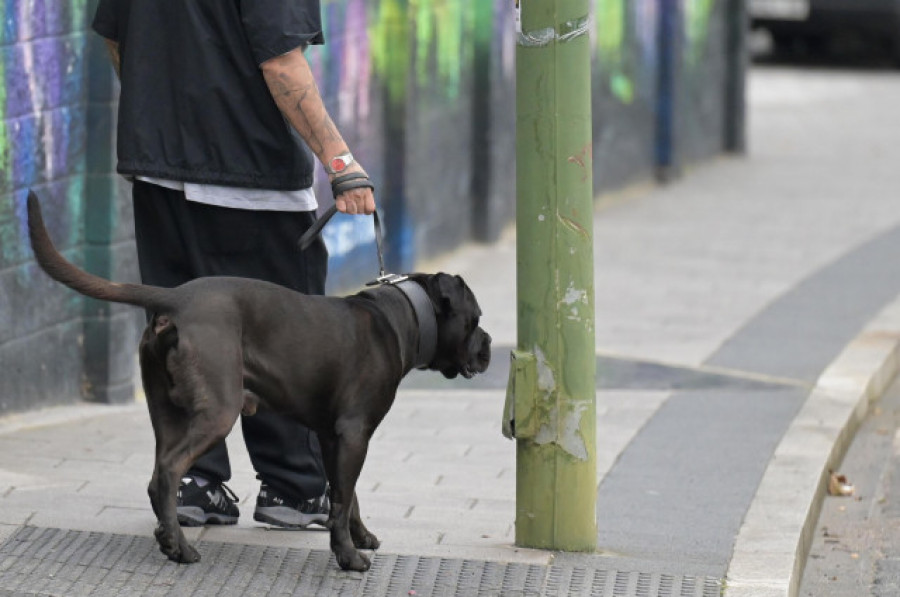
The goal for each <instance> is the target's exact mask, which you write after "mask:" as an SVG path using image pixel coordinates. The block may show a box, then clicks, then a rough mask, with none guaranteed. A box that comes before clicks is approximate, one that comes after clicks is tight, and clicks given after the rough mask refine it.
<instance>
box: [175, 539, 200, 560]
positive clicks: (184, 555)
mask: <svg viewBox="0 0 900 597" xmlns="http://www.w3.org/2000/svg"><path fill="white" fill-rule="evenodd" d="M179 551H180V552H181V553H180V554H179V559H178V560H176V561H177V562H179V563H181V564H196V563H197V562H199V561H200V552H199V551H197V550H196V549H195V548H194V546H193V545H188V544H187V543H182V544H181V549H180V550H179Z"/></svg>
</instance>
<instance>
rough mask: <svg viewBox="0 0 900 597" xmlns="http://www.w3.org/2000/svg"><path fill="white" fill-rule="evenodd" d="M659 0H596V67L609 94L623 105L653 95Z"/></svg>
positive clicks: (594, 6)
mask: <svg viewBox="0 0 900 597" xmlns="http://www.w3.org/2000/svg"><path fill="white" fill-rule="evenodd" d="M657 7H658V0H596V2H595V3H594V5H593V9H594V21H595V34H594V47H595V53H596V65H597V68H598V69H599V70H600V72H601V73H602V76H603V77H604V78H606V80H607V85H608V87H609V91H610V93H611V94H612V96H613V97H615V98H616V99H617V100H618V101H620V102H621V103H623V104H631V103H632V102H634V101H635V99H636V97H637V96H641V97H648V96H649V95H650V94H652V89H653V88H652V80H651V79H649V78H648V77H647V74H648V73H652V72H653V71H654V70H655V64H656V60H657V56H656V47H657V46H656V23H657V14H658V8H657Z"/></svg>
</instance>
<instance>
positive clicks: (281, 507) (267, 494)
mask: <svg viewBox="0 0 900 597" xmlns="http://www.w3.org/2000/svg"><path fill="white" fill-rule="evenodd" d="M330 509H331V502H330V501H329V500H328V489H327V488H326V489H325V493H323V494H322V495H320V496H319V497H316V498H312V499H309V500H292V499H290V498H286V497H283V496H281V495H279V494H277V493H276V492H275V491H273V490H272V488H271V487H269V486H268V485H266V484H265V483H263V484H262V485H261V486H260V488H259V496H258V497H257V498H256V510H255V511H254V512H253V520H255V521H257V522H264V523H266V524H271V525H275V526H278V527H283V528H286V529H302V528H304V527H307V526H309V525H311V524H319V525H322V526H325V523H326V522H327V521H328V511H329V510H330Z"/></svg>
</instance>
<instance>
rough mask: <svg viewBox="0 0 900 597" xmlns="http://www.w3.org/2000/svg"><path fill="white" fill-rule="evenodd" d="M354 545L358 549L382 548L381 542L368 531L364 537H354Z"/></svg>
mask: <svg viewBox="0 0 900 597" xmlns="http://www.w3.org/2000/svg"><path fill="white" fill-rule="evenodd" d="M353 545H354V546H355V547H356V548H357V549H378V548H379V547H381V541H379V540H378V537H376V536H375V535H373V534H372V533H370V532H368V531H366V533H365V534H363V535H362V536H359V537H356V536H354V537H353Z"/></svg>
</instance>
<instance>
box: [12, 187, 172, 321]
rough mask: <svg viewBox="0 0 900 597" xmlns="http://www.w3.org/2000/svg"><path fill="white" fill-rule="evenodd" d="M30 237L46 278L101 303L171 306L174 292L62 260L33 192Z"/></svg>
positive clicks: (29, 225)
mask: <svg viewBox="0 0 900 597" xmlns="http://www.w3.org/2000/svg"><path fill="white" fill-rule="evenodd" d="M28 234H29V236H30V237H31V248H32V250H33V251H34V256H35V258H36V259H37V262H38V264H39V265H40V266H41V269H43V270H44V271H45V272H47V275H48V276H50V277H51V278H53V279H54V280H56V281H57V282H61V283H63V284H65V285H66V286H68V287H69V288H71V289H72V290H76V291H78V292H80V293H81V294H84V295H86V296H89V297H91V298H95V299H99V300H101V301H111V302H114V303H126V304H129V305H135V306H138V307H144V308H145V309H150V310H153V311H160V310H165V309H166V308H169V307H171V306H172V300H171V292H172V291H171V290H170V289H167V288H159V287H156V286H144V285H142V284H118V283H116V282H110V281H109V280H106V279H104V278H101V277H99V276H95V275H93V274H89V273H88V272H86V271H83V270H81V269H79V268H78V267H76V266H75V265H74V264H73V263H70V262H69V261H67V260H66V258H65V257H63V256H62V255H61V254H60V253H59V251H57V250H56V247H55V246H53V241H51V240H50V235H49V234H47V228H46V227H45V226H44V218H43V216H42V215H41V205H40V202H39V201H38V198H37V195H35V194H34V191H29V193H28Z"/></svg>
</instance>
